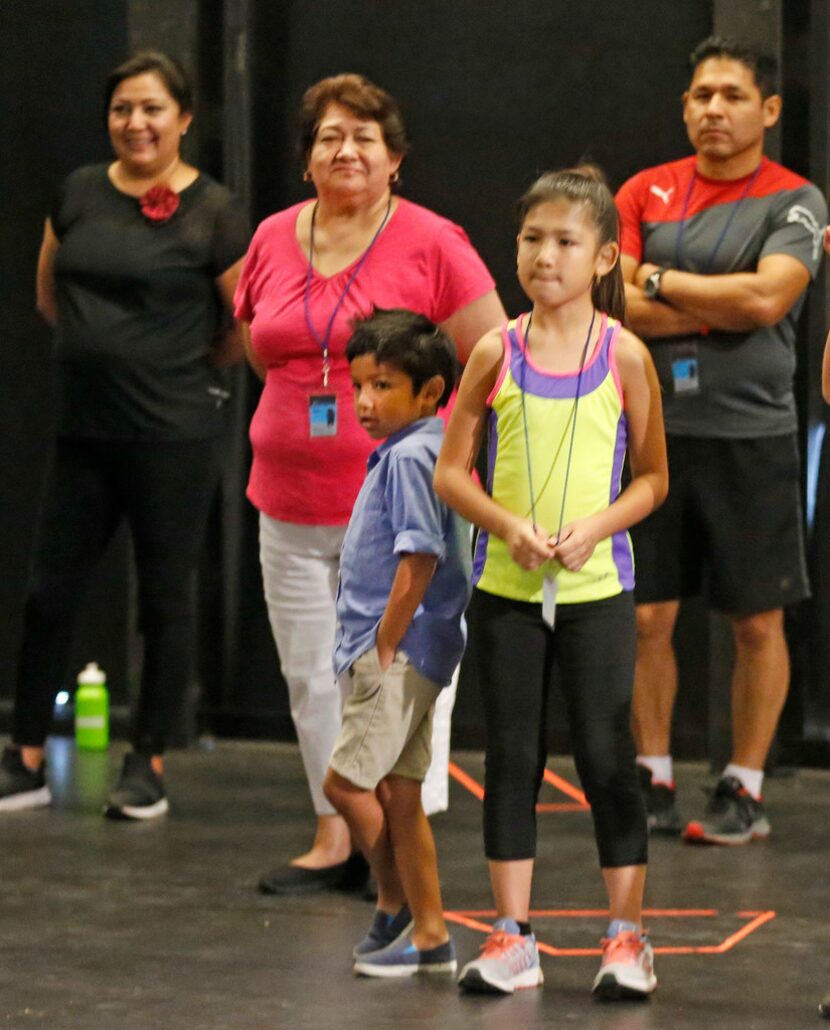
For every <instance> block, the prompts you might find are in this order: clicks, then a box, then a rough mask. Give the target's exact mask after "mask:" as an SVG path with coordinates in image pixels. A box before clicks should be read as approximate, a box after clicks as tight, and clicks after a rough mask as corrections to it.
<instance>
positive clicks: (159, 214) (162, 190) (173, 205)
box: [138, 186, 179, 225]
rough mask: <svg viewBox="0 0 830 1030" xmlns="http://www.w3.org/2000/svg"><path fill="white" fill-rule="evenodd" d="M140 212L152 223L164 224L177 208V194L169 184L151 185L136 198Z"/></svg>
mask: <svg viewBox="0 0 830 1030" xmlns="http://www.w3.org/2000/svg"><path fill="white" fill-rule="evenodd" d="M138 203H139V204H140V205H141V213H142V214H143V215H144V217H145V218H146V219H147V221H148V222H150V223H151V224H152V225H164V223H165V222H169V221H170V219H171V218H172V217H173V215H174V214H175V213H176V212H177V211H178V209H179V195H178V193H175V192H174V191H173V190H171V189H170V187H169V186H153V187H152V189H149V190H147V192H146V193H143V194H142V195H141V196H140V197H139V198H138Z"/></svg>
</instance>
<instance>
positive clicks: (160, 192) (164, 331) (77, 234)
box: [0, 51, 248, 819]
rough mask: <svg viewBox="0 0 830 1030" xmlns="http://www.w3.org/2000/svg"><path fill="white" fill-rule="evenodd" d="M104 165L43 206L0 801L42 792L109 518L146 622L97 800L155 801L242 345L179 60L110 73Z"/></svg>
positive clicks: (231, 263) (243, 232) (150, 57)
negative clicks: (121, 734) (47, 345)
mask: <svg viewBox="0 0 830 1030" xmlns="http://www.w3.org/2000/svg"><path fill="white" fill-rule="evenodd" d="M106 111H107V126H108V129H109V135H110V140H111V143H112V147H113V150H114V152H115V160H114V161H113V162H112V163H111V164H109V165H96V166H89V167H85V168H81V169H79V170H78V171H76V172H74V173H73V174H72V175H70V176H69V177H68V179H67V180H66V181H65V183H64V184H63V186H62V189H61V191H60V195H59V197H58V200H57V203H56V204H55V206H54V209H53V211H52V213H51V215H50V217H49V218H48V219H47V221H46V226H45V231H44V236H43V243H42V246H41V250H40V257H39V260H38V272H37V297H38V310H39V311H40V313H41V314H42V315H43V317H44V318H45V319H46V321H47V322H49V323H50V324H51V325H53V326H54V327H55V357H56V361H57V367H58V382H59V387H60V402H59V413H58V434H57V440H56V443H55V452H54V456H53V460H52V465H51V469H50V473H49V477H48V480H47V486H46V491H45V496H44V501H43V506H42V510H41V512H40V521H39V527H38V533H37V537H36V544H35V552H34V560H33V570H32V576H31V580H30V584H29V594H28V597H27V602H26V609H25V622H24V633H23V641H22V645H21V653H20V661H19V671H18V682H17V693H16V698H15V712H14V723H13V730H12V746H11V747H10V748H7V749H6V750H5V752H4V753H3V756H2V759H1V760H0V811H3V810H9V809H20V808H29V807H36V806H39V805H45V804H48V803H49V801H50V800H51V797H50V793H49V787H48V785H47V784H46V780H45V776H44V764H43V746H44V741H45V738H46V735H47V732H48V729H49V725H50V720H51V714H52V709H53V705H54V698H55V695H56V693H57V691H58V690H59V689H61V687H62V686H63V685H64V683H65V681H66V677H67V672H68V670H67V663H68V658H69V646H70V641H71V631H72V624H73V622H74V618H73V616H74V612H75V608H76V601H77V597H78V592H79V590H80V588H81V587H82V585H83V583H84V582H85V580H86V578H87V576H88V573H89V572H90V571H91V569H92V566H93V565H94V564H95V562H96V561H97V559H98V558H99V557H100V555H101V554H102V552H103V550H104V548H105V547H106V545H107V543H108V542H109V540H110V538H111V537H112V534H113V532H114V531H115V529H116V528H117V526H118V525H119V523H120V522H121V521H122V519H126V520H127V522H128V524H129V526H130V529H131V531H132V536H133V543H134V549H135V556H136V568H137V573H138V586H139V612H140V620H141V621H140V625H141V631H142V633H143V636H144V667H143V674H142V682H141V693H140V698H139V705H138V712H137V716H136V726H135V732H134V739H133V746H134V751H133V752H132V753H131V754H128V755H127V756H126V759H125V762H124V768H123V770H122V773H121V777H120V780H119V782H118V784H117V785H116V786H115V789H114V790H113V791H112V792H111V794H110V796H109V799H108V803H107V808H106V812H107V814H109V815H114V816H120V817H128V818H142V819H146V818H152V817H154V816H158V815H162V814H164V813H165V812H166V811H167V807H168V805H167V799H166V796H165V792H164V786H163V782H162V773H163V754H164V748H165V743H166V739H167V737H168V735H169V733H170V731H171V729H172V727H173V725H174V724H175V722H176V719H177V717H178V714H179V712H180V708H181V704H182V700H183V697H184V692H185V689H186V686H187V681H188V677H189V675H190V660H191V639H192V626H191V623H192V599H191V596H190V595H191V589H190V586H191V584H190V581H191V573H192V570H193V567H194V565H195V562H196V558H197V554H198V551H199V547H200V544H201V540H202V535H203V530H204V526H205V522H206V519H207V513H208V507H209V504H210V500H211V497H212V494H213V490H214V488H215V486H216V482H217V475H218V464H217V454H216V438H217V436H218V434H219V433H220V431H221V429H222V424H223V408H224V405H225V401H226V400H227V396H228V395H227V391H226V390H225V388H224V386H223V381H222V377H221V372H220V370H219V368H218V366H220V365H222V364H224V363H227V362H229V361H232V360H235V359H236V358H238V357H239V356H240V354H241V349H240V341H239V337H238V335H237V331H236V328H235V327H234V326H233V323H232V321H230V320H229V319H228V317H227V311H229V310H231V308H232V298H233V292H234V288H235V286H236V281H237V279H238V277H239V271H240V266H241V264H242V261H241V259H242V256H243V254H244V253H245V250H246V247H247V243H248V229H247V224H246V219H245V217H244V215H243V214H242V213H241V211H240V210H239V208H238V207H237V205H236V204H235V202H234V201H233V198H232V197H231V195H230V193H228V191H227V190H226V189H225V188H224V187H222V186H220V185H218V184H217V183H215V182H213V181H212V180H211V179H209V178H208V177H207V176H205V175H203V174H201V173H200V172H199V171H198V169H196V168H194V167H192V166H191V165H189V164H186V163H185V162H184V161H183V160H182V158H181V156H180V144H181V138H182V137H183V136H184V135H185V134H186V132H187V129H188V127H189V125H190V122H191V119H192V105H191V92H190V87H189V84H188V82H187V79H186V77H185V74H184V72H183V70H182V68H181V67H180V66H179V65H178V63H177V62H175V61H173V60H172V59H170V58H169V57H167V56H165V55H164V54H160V53H154V52H150V51H147V52H143V53H140V54H137V55H136V56H135V57H134V58H132V59H131V60H129V61H127V62H126V63H124V64H122V65H121V66H120V67H119V68H117V69H116V70H115V71H114V72H113V73H112V74H111V75H110V77H109V79H108V82H107V89H106Z"/></svg>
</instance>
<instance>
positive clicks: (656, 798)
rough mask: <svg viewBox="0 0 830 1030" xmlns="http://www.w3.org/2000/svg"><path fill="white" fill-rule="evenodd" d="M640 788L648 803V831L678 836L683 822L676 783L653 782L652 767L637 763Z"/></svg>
mask: <svg viewBox="0 0 830 1030" xmlns="http://www.w3.org/2000/svg"><path fill="white" fill-rule="evenodd" d="M637 775H638V776H639V777H640V790H641V792H642V795H643V801H645V803H646V815H647V817H648V832H649V833H654V834H660V835H662V836H666V837H677V836H679V835H680V831H681V830H682V829H683V822H682V820H681V818H680V813H679V812H678V811H677V805H676V804H675V790H674V785H673V784H672V786H669V785H668V784H666V783H652V776H651V769H649V768H647V767H646V766H645V765H640V764H639V762H638V763H637Z"/></svg>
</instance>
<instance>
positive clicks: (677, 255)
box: [674, 160, 763, 275]
mask: <svg viewBox="0 0 830 1030" xmlns="http://www.w3.org/2000/svg"><path fill="white" fill-rule="evenodd" d="M761 165H763V160H762V161H761V164H759V165H758V167H757V168H756V169H755V171H754V172H753V173H752V175H751V176H750V177H749V179H747V182H746V185H745V186H744V188H743V190H742V191H741V195H740V197H738V199H737V201H735V204H734V206H733V208H732V210H731V211H730V212H729V217H728V218H727V219H726V222H725V224H724V226H723V228H722V229H721V231H720V235H719V236H718V238H717V240H716V241H715V246H714V247H713V248H712V252H711V254H710V255H709V257H708V258H707V259H706V262H705V263H704V265H703V268H702V269H701V272H700V274H701V275H709V273H710V269H711V268H712V265H713V263H714V261H715V258H716V257H717V253H718V251H719V250H720V248H721V244H722V243H723V241H724V240H725V239H726V234H727V233H728V232H729V228H730V226H731V225H732V223H733V221H734V220H735V216H736V215H737V214H738V211H740V209H741V204H743V202H744V201H745V200H746V198H747V197H748V196H749V191H750V190H751V189H752V185H753V183H754V182H755V180H756V179H757V178H758V175H759V174H760V171H761ZM696 179H697V168H693V169H692V177H691V179H689V188H688V189H687V190H686V197H685V199H684V201H683V210H682V212H681V214H680V224H679V225H678V226H677V239H676V241H675V245H674V267H675V268H677V269H682V267H683V265H682V261H683V237H684V235H685V234H686V215H687V214H688V212H689V203H690V202H691V199H692V191H693V190H694V188H695V181H696Z"/></svg>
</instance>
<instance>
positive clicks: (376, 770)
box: [329, 647, 441, 790]
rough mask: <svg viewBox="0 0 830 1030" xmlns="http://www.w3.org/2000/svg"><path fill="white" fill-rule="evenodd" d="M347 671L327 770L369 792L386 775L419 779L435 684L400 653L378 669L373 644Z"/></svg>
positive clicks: (427, 757) (426, 758)
mask: <svg viewBox="0 0 830 1030" xmlns="http://www.w3.org/2000/svg"><path fill="white" fill-rule="evenodd" d="M350 674H351V677H352V693H351V697H349V699H348V701H346V705H345V707H344V709H343V723H342V726H341V727H340V736H339V737H338V738H337V743H336V744H335V745H334V753H333V754H332V756H331V762H330V763H329V764H330V765H331V768H332V769H334V771H335V772H336V773H339V774H340V775H341V776H342V777H343V778H344V779H346V780H348V781H349V782H350V783H353V784H354V785H355V786H356V787H360V788H362V789H363V790H374V789H375V787H376V786H377V785H378V784H379V783H380V781H381V780H382V779H383V778H384V776H388V775H389V773H394V774H395V775H396V776H405V777H406V778H407V779H410V780H417V781H418V782H419V783H422V782H423V780H424V777H425V776H426V774H427V770H428V769H429V764H430V761H431V759H432V713H433V709H434V708H435V702H436V700H437V698H438V695H439V693H440V692H441V688H440V687H438V686H436V684H435V683H433V681H432V680H430V679H427V678H426V677H425V676H422V675H421V673H420V672H418V670H417V669H416V668H415V667H414V666H413V665H412V663H411V662H410V661H409V659H408V658H407V656H406V655H405V654H404V653H403V651H398V652H397V653H396V654H395V658H394V661H393V662H392V664H391V665H390V666H389V668H388V669H387V670H386V671H385V672H384V671H383V670H382V669H381V667H380V661H379V660H378V652H377V648H374V647H373V648H372V649H371V650H369V651H367V652H366V653H365V654H362V655H361V656H360V657H359V658H358V659H357V660H356V661H355V663H354V665H353V666H352V667H351V670H350Z"/></svg>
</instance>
